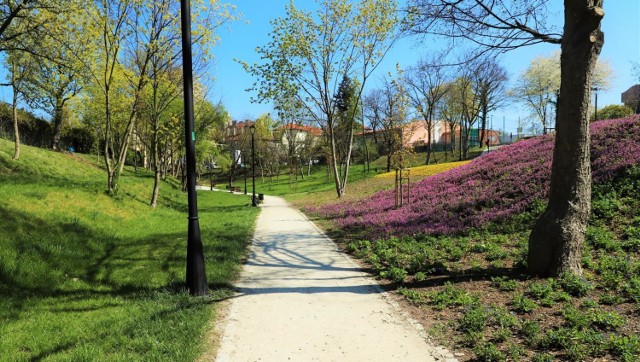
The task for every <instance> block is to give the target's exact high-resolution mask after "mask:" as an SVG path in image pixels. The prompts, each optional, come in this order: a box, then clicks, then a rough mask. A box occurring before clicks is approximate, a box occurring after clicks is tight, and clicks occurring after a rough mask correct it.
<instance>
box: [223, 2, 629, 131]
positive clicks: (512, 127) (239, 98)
mask: <svg viewBox="0 0 640 362" xmlns="http://www.w3.org/2000/svg"><path fill="white" fill-rule="evenodd" d="M551 2H552V3H555V5H554V6H556V8H555V9H552V11H553V13H552V14H551V15H550V18H551V19H555V21H557V22H560V21H562V6H561V4H562V2H561V1H559V0H551ZM232 3H234V4H235V5H236V6H237V9H238V11H239V12H241V13H242V14H243V15H244V21H238V22H235V23H232V24H230V25H228V26H227V28H225V29H222V30H221V31H220V37H221V43H220V44H219V45H218V46H216V48H215V49H214V53H215V55H216V62H215V65H214V66H213V67H212V72H213V75H214V76H215V77H216V80H215V82H214V84H213V90H212V92H211V93H210V94H211V95H210V97H211V98H212V99H211V100H213V101H218V100H221V101H222V102H223V103H224V105H225V107H226V108H227V110H228V111H229V113H230V115H231V117H232V118H233V119H237V120H241V119H245V118H255V117H257V116H259V115H261V114H263V113H268V112H272V107H271V105H269V104H253V103H251V102H250V97H251V95H252V94H250V93H247V92H246V91H245V90H246V89H247V88H249V87H250V86H251V85H252V84H253V82H254V79H253V78H252V77H251V76H249V75H248V74H246V73H245V72H244V70H243V69H242V67H241V66H240V65H239V64H238V63H236V62H235V61H234V59H236V58H237V59H241V60H243V61H246V62H249V63H255V62H258V61H259V57H258V55H257V54H256V52H255V48H256V47H258V46H262V45H265V44H266V43H267V42H268V40H269V38H268V34H269V32H270V30H271V25H270V24H269V20H271V19H273V18H275V17H279V16H283V15H284V8H285V5H286V4H288V3H289V0H263V1H258V0H235V1H232ZM314 4H315V2H314V1H311V0H304V1H302V0H299V1H297V2H296V5H297V6H299V7H304V8H306V9H309V8H313V6H314ZM604 6H605V18H604V20H603V23H602V28H603V31H604V33H605V46H604V49H603V51H602V54H601V57H602V58H603V59H605V60H608V61H609V63H610V65H611V67H612V68H613V71H614V79H612V86H611V87H610V89H609V90H607V91H600V92H599V93H598V107H599V108H600V107H602V106H604V105H608V104H620V93H622V92H623V91H625V90H626V89H627V88H628V87H630V86H631V85H633V84H635V82H634V79H633V77H632V74H631V68H632V61H640V2H639V1H638V0H609V1H606V2H605V5H604ZM557 49H559V47H558V46H552V45H546V44H541V45H535V46H531V47H527V48H521V49H518V50H515V51H512V52H509V53H507V54H505V55H504V56H503V57H502V62H501V63H502V64H503V65H504V67H505V68H506V69H507V71H508V73H509V76H510V82H514V81H515V80H516V79H517V77H518V75H519V74H520V73H521V72H522V71H523V70H524V69H526V67H527V66H528V65H529V63H530V61H531V60H532V59H533V58H534V57H535V56H537V55H549V54H551V53H553V52H554V51H555V50H557ZM428 51H429V43H419V42H418V40H417V39H405V40H402V41H401V42H399V43H397V44H396V46H395V47H394V48H393V49H392V51H391V52H390V53H389V54H388V55H387V57H386V58H385V60H384V63H383V64H382V65H381V67H380V68H379V69H378V73H377V74H374V76H373V78H372V79H371V80H370V82H371V83H368V87H375V86H376V83H377V82H378V79H380V78H381V77H382V76H383V75H384V74H385V73H387V72H389V71H393V69H395V64H396V63H398V64H400V66H401V67H402V68H407V67H410V66H412V65H414V64H415V63H416V62H417V60H418V59H419V58H420V57H422V56H424V55H427V54H428ZM527 114H528V112H527V111H526V110H524V109H521V107H520V106H518V105H513V104H512V105H509V106H507V107H505V108H504V109H501V110H498V111H496V112H494V117H493V122H494V125H493V127H494V128H495V129H502V127H503V126H502V125H503V120H504V124H505V128H506V131H507V132H514V133H515V132H516V127H517V124H518V118H521V119H523V118H525V117H526V116H527Z"/></svg>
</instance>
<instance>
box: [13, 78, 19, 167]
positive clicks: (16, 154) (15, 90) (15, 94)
mask: <svg viewBox="0 0 640 362" xmlns="http://www.w3.org/2000/svg"><path fill="white" fill-rule="evenodd" d="M12 84H13V103H12V107H11V112H12V113H11V116H12V118H13V134H14V136H15V149H14V151H13V159H14V160H17V159H19V158H20V128H19V127H18V88H16V84H15V70H14V71H13V72H12Z"/></svg>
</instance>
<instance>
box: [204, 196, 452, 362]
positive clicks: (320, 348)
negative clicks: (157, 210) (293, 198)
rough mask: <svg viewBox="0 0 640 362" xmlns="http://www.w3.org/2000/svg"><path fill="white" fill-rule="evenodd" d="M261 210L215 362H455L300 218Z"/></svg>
mask: <svg viewBox="0 0 640 362" xmlns="http://www.w3.org/2000/svg"><path fill="white" fill-rule="evenodd" d="M261 209H262V210H261V213H260V216H259V218H258V222H257V226H256V230H255V234H254V238H253V243H252V246H251V254H250V257H249V259H248V260H247V263H246V265H245V266H244V270H243V273H242V277H241V280H240V281H239V282H238V283H237V284H236V287H237V288H238V291H239V292H238V295H237V296H236V297H235V298H233V300H232V302H231V305H230V307H229V312H228V314H227V317H226V319H225V320H224V321H223V322H222V323H225V324H226V325H225V326H224V327H223V328H224V329H223V334H222V337H221V342H220V343H221V345H220V349H219V351H218V356H217V359H216V360H217V361H220V362H225V361H233V362H236V361H287V360H291V361H455V359H454V358H452V357H453V356H452V355H451V354H450V353H449V352H448V351H447V350H445V349H443V348H441V347H438V348H436V347H433V346H431V345H429V344H428V342H427V340H426V339H425V338H424V337H425V335H424V333H423V332H422V331H421V330H420V327H419V326H418V325H417V324H416V323H413V322H411V321H410V320H409V319H408V318H407V317H406V316H405V315H404V314H403V313H402V312H401V311H400V309H399V308H398V307H397V306H395V305H394V304H393V303H392V302H391V301H390V300H389V298H388V296H387V295H386V294H385V293H383V292H382V291H381V289H380V288H379V287H378V285H377V284H376V282H375V280H373V279H371V278H370V277H368V276H367V274H365V273H363V272H361V271H360V270H359V269H358V268H357V266H356V265H355V264H354V263H353V262H352V261H351V260H350V259H349V258H348V257H347V256H346V255H344V254H343V253H341V252H339V251H338V250H337V248H336V246H335V244H334V243H333V242H332V241H331V240H330V239H329V238H327V237H326V236H325V235H324V234H323V233H322V232H320V230H319V229H318V228H317V227H316V226H315V225H314V224H313V223H312V222H311V221H309V220H308V219H307V218H306V217H305V216H304V215H303V214H302V213H300V212H298V211H297V210H295V209H293V208H291V207H289V206H288V204H287V203H286V202H285V201H284V200H282V199H280V198H277V197H269V196H266V197H265V202H264V204H262V205H261Z"/></svg>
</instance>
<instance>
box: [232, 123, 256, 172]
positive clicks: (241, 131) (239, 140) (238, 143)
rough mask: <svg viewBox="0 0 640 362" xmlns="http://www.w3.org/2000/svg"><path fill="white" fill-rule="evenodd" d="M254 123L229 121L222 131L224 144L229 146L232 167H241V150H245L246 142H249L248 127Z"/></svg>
mask: <svg viewBox="0 0 640 362" xmlns="http://www.w3.org/2000/svg"><path fill="white" fill-rule="evenodd" d="M254 124H255V122H253V121H249V120H245V121H240V122H238V121H231V122H229V123H227V125H226V127H225V129H224V143H225V144H227V145H228V146H229V151H230V152H231V157H232V160H231V162H232V163H233V164H234V165H242V164H243V163H244V161H243V159H242V150H243V149H246V148H247V144H248V142H249V141H250V140H251V137H250V132H249V127H251V126H252V125H254Z"/></svg>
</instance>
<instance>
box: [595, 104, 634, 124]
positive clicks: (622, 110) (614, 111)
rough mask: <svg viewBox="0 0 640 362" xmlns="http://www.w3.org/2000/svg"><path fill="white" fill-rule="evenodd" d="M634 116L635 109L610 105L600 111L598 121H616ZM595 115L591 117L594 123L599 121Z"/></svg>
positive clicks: (621, 105) (620, 105)
mask: <svg viewBox="0 0 640 362" xmlns="http://www.w3.org/2000/svg"><path fill="white" fill-rule="evenodd" d="M632 114H633V109H631V108H630V107H628V106H626V105H623V104H610V105H608V106H604V107H603V108H601V109H598V119H597V120H601V119H616V118H623V117H626V116H630V115H632ZM594 118H595V114H594V115H593V116H592V117H591V120H592V121H597V120H596V119H594Z"/></svg>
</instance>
